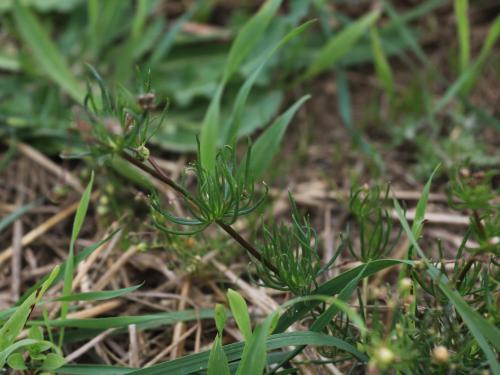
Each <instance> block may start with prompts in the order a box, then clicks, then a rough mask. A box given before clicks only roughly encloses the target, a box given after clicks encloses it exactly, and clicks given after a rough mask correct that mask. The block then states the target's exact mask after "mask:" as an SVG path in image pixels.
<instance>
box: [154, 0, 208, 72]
mask: <svg viewBox="0 0 500 375" xmlns="http://www.w3.org/2000/svg"><path fill="white" fill-rule="evenodd" d="M199 4H200V2H197V3H195V4H194V5H193V6H191V8H189V9H188V11H187V12H185V13H184V14H183V15H182V16H180V17H179V18H178V19H176V20H175V22H174V24H173V25H172V27H170V30H168V32H167V33H166V34H165V36H164V37H163V39H162V40H161V41H160V42H159V43H158V46H157V47H156V48H155V50H154V51H153V53H152V54H151V57H150V58H149V60H148V65H149V66H150V67H153V66H155V65H156V64H158V63H159V62H160V61H161V60H162V59H165V57H167V56H168V53H169V52H170V50H171V48H172V46H173V45H174V42H175V38H176V37H177V35H178V34H179V31H181V29H182V26H183V25H184V24H185V23H186V22H187V21H189V20H190V19H191V18H192V17H193V15H194V14H195V12H196V10H197V9H198V5H199Z"/></svg>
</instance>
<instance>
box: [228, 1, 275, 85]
mask: <svg viewBox="0 0 500 375" xmlns="http://www.w3.org/2000/svg"><path fill="white" fill-rule="evenodd" d="M281 1H282V0H268V1H266V2H265V3H264V5H262V6H261V8H260V9H259V11H258V12H257V14H255V15H254V16H253V17H252V18H251V19H250V20H248V22H247V23H246V24H245V25H243V27H242V28H241V30H240V31H239V32H238V35H237V36H236V39H235V40H234V42H233V44H232V46H231V50H230V51H229V56H228V58H227V62H226V67H225V69H224V77H223V79H222V81H223V82H227V81H229V79H230V78H231V76H232V75H233V74H234V73H235V72H236V70H237V69H238V68H239V67H240V65H241V63H242V62H243V60H244V59H245V58H246V57H247V56H248V54H249V53H250V52H251V51H252V49H253V48H254V47H255V46H256V45H257V43H258V42H259V40H260V39H261V38H262V36H263V35H264V32H265V31H266V29H267V26H268V25H269V23H270V22H271V20H272V18H273V17H274V15H275V14H276V11H277V10H278V8H279V7H280V5H281Z"/></svg>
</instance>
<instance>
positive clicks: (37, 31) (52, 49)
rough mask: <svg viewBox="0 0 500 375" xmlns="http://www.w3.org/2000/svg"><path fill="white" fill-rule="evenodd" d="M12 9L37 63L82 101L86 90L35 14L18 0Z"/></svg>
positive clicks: (65, 89) (77, 99) (71, 94)
mask: <svg viewBox="0 0 500 375" xmlns="http://www.w3.org/2000/svg"><path fill="white" fill-rule="evenodd" d="M12 10H13V13H14V19H15V20H16V24H17V28H18V30H19V33H20V34H21V37H22V38H23V40H24V42H25V43H26V44H27V45H28V46H29V47H30V49H31V51H32V52H33V56H34V58H35V60H36V62H37V65H38V66H39V67H40V68H41V69H42V70H43V71H44V72H45V74H46V75H47V76H48V77H49V78H50V79H51V80H53V81H54V82H55V83H57V84H58V85H59V86H60V87H61V88H62V89H63V90H64V91H65V92H66V93H67V94H68V95H70V96H71V97H72V98H73V99H74V100H75V101H77V102H78V103H82V102H83V98H84V97H85V92H84V91H83V90H82V88H81V87H80V85H79V84H78V81H77V80H76V79H75V77H74V75H73V73H72V72H71V70H70V69H69V67H68V65H67V64H66V61H65V60H64V57H63V56H62V55H61V53H60V52H59V50H58V49H57V47H56V45H55V44H54V43H53V42H52V41H51V40H50V37H49V35H48V34H47V33H46V31H45V30H44V29H43V27H42V25H41V24H40V22H39V21H38V20H37V18H36V17H35V15H33V14H32V13H31V11H30V10H29V9H28V8H27V7H26V6H25V5H23V4H22V3H21V2H20V1H18V0H16V1H14V6H13V8H12Z"/></svg>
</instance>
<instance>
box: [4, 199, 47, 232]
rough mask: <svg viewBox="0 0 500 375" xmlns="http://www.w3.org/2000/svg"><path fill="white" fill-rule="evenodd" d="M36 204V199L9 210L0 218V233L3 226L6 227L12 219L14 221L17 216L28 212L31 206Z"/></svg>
mask: <svg viewBox="0 0 500 375" xmlns="http://www.w3.org/2000/svg"><path fill="white" fill-rule="evenodd" d="M38 204H39V203H38V202H37V201H35V202H31V203H28V204H26V205H24V206H22V207H19V208H18V209H16V210H15V211H13V212H11V213H10V214H8V215H7V216H5V217H4V218H2V220H0V233H1V232H2V231H3V230H4V229H5V228H7V227H8V226H9V225H10V224H12V223H13V222H14V221H16V220H17V219H18V218H20V217H21V216H23V215H24V214H25V213H26V212H28V211H29V210H31V209H32V208H34V207H36V206H38Z"/></svg>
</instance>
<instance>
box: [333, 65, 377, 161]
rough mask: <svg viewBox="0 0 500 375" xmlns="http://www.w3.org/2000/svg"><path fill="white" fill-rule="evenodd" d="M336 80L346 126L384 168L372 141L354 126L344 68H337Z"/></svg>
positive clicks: (367, 153)
mask: <svg viewBox="0 0 500 375" xmlns="http://www.w3.org/2000/svg"><path fill="white" fill-rule="evenodd" d="M336 78H337V80H336V82H337V91H338V95H337V96H338V106H339V111H340V117H341V118H342V122H343V123H344V125H345V127H346V128H347V129H348V130H349V132H350V133H351V137H352V140H353V142H354V144H355V145H356V146H357V147H359V148H360V150H361V151H362V152H364V153H365V154H366V155H367V156H368V157H370V158H371V159H372V160H373V161H374V162H375V165H376V166H377V167H378V168H379V169H380V170H383V169H384V162H383V161H382V158H381V157H380V155H379V154H378V152H377V151H376V150H375V149H374V148H373V147H372V145H371V144H370V143H368V142H367V141H366V139H365V138H364V137H363V135H362V134H361V132H360V131H359V130H358V129H357V128H356V127H355V126H354V122H353V120H352V114H351V99H350V97H351V95H350V92H349V85H348V82H347V77H346V74H345V71H344V69H337V72H336Z"/></svg>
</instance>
